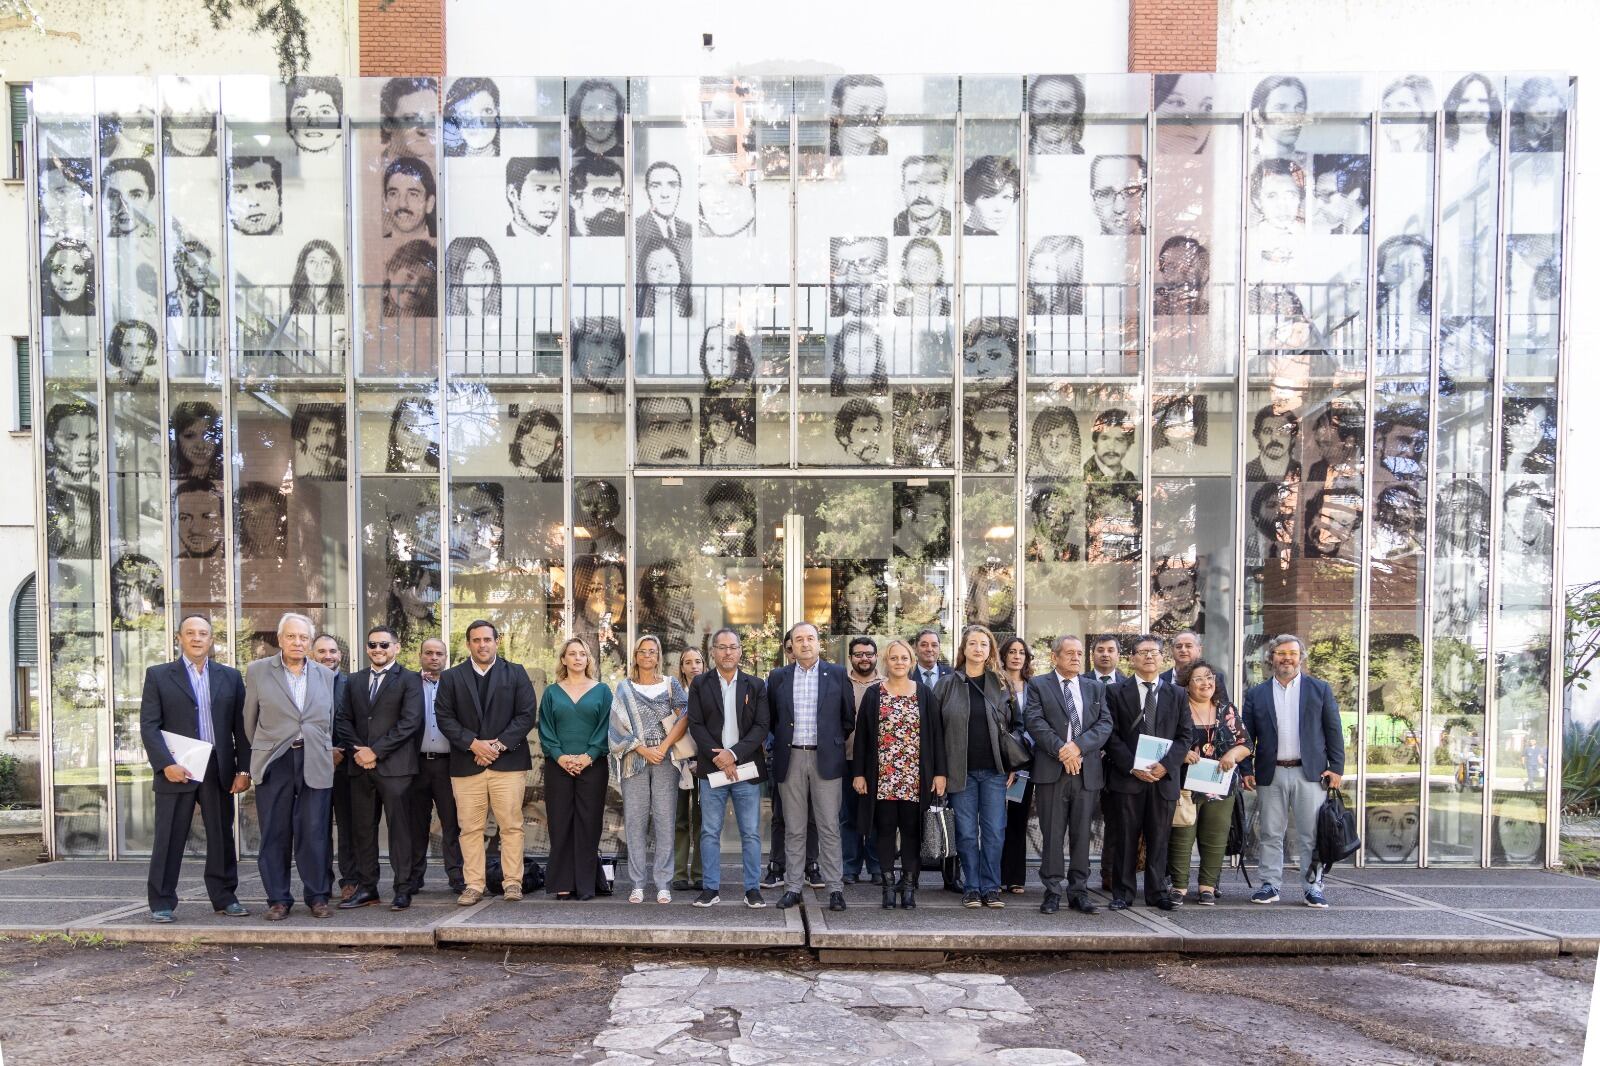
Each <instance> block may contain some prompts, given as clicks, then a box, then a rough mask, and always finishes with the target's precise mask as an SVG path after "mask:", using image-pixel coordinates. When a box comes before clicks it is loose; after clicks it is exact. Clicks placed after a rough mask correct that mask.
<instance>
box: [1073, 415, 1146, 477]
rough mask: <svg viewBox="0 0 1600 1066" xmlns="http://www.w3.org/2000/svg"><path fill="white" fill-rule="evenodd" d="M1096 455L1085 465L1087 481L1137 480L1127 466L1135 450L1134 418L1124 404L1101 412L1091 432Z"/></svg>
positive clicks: (1084, 470) (1084, 474)
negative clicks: (1127, 460)
mask: <svg viewBox="0 0 1600 1066" xmlns="http://www.w3.org/2000/svg"><path fill="white" fill-rule="evenodd" d="M1089 443H1090V446H1091V447H1092V448H1093V450H1094V455H1092V456H1090V458H1089V461H1088V462H1086V463H1084V464H1083V478H1084V480H1085V481H1133V480H1134V476H1133V471H1131V470H1129V469H1128V468H1127V467H1126V466H1124V465H1123V461H1124V460H1125V459H1127V456H1128V452H1129V451H1131V450H1132V449H1133V419H1132V418H1130V417H1129V416H1128V412H1126V411H1124V410H1123V409H1122V408H1120V407H1113V408H1110V409H1109V410H1106V411H1102V412H1100V414H1099V415H1097V416H1096V417H1095V420H1094V429H1093V430H1091V431H1090V434H1089Z"/></svg>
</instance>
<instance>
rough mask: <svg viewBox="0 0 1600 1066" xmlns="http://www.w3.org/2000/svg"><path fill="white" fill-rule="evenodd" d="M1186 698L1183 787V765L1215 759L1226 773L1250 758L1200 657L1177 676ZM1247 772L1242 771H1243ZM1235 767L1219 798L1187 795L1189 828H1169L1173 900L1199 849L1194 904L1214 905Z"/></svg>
mask: <svg viewBox="0 0 1600 1066" xmlns="http://www.w3.org/2000/svg"><path fill="white" fill-rule="evenodd" d="M1180 677H1181V679H1182V682H1183V687H1182V688H1181V689H1179V691H1180V692H1184V693H1186V694H1187V698H1188V701H1189V714H1190V715H1191V716H1192V717H1193V718H1194V734H1193V737H1194V743H1193V744H1191V745H1190V747H1189V754H1188V756H1187V758H1185V759H1184V766H1183V783H1184V784H1185V785H1187V784H1188V781H1189V767H1191V766H1193V765H1194V764H1195V763H1197V762H1199V761H1200V760H1201V759H1215V760H1217V765H1218V768H1219V769H1220V770H1221V771H1222V772H1223V773H1226V772H1228V771H1229V770H1233V769H1235V768H1238V767H1239V766H1240V764H1241V763H1243V762H1244V761H1245V760H1246V759H1247V758H1248V757H1249V755H1250V751H1251V748H1252V746H1253V745H1252V741H1251V738H1250V732H1249V730H1247V729H1246V728H1245V726H1244V718H1243V716H1241V715H1240V714H1239V708H1237V707H1235V706H1234V705H1233V704H1231V703H1224V702H1223V701H1222V699H1221V698H1220V697H1219V695H1218V693H1217V671H1216V669H1215V668H1213V667H1212V665H1211V664H1210V663H1208V662H1206V661H1205V660H1204V659H1197V660H1196V661H1194V662H1192V663H1190V664H1189V666H1188V668H1187V669H1185V670H1184V671H1183V672H1182V674H1181V675H1180ZM1245 769H1248V767H1245ZM1243 773H1244V770H1243V769H1241V770H1240V771H1239V772H1238V773H1235V774H1234V775H1233V782H1232V784H1230V785H1229V786H1228V793H1227V795H1225V796H1210V795H1207V794H1205V793H1203V792H1191V793H1190V795H1191V796H1192V798H1193V799H1194V803H1195V807H1196V810H1195V820H1194V824H1193V825H1185V826H1177V825H1175V826H1173V827H1172V838H1171V842H1170V843H1169V844H1168V846H1167V873H1168V874H1169V876H1170V877H1171V878H1172V890H1173V891H1174V892H1176V893H1177V894H1178V895H1179V896H1183V895H1185V894H1186V893H1187V892H1188V891H1189V868H1190V867H1189V861H1190V860H1189V857H1190V855H1191V854H1192V853H1193V851H1194V847H1195V844H1196V843H1197V842H1198V843H1199V845H1200V899H1199V902H1200V906H1202V907H1210V906H1213V905H1214V904H1215V903H1216V902H1217V883H1218V882H1219V881H1220V880H1221V879H1222V862H1223V859H1224V856H1225V853H1226V851H1227V848H1228V830H1229V828H1230V827H1231V826H1232V825H1233V805H1234V804H1235V803H1236V802H1238V800H1239V778H1240V777H1241V776H1242V775H1243Z"/></svg>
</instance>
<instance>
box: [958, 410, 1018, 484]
mask: <svg viewBox="0 0 1600 1066" xmlns="http://www.w3.org/2000/svg"><path fill="white" fill-rule="evenodd" d="M1011 422H1012V419H1011V412H1010V411H1009V410H1008V409H1006V408H1003V407H985V408H983V409H981V410H979V411H978V412H977V413H976V414H975V415H973V416H972V420H971V421H970V422H969V423H968V425H967V433H968V434H969V435H970V436H969V438H968V439H969V441H970V449H971V451H970V455H971V460H970V465H971V466H972V468H973V469H974V470H976V471H978V472H979V473H985V474H988V473H994V472H996V471H999V470H1005V469H1007V468H1009V467H1010V466H1011V461H1012V458H1013V453H1014V448H1015V442H1014V441H1013V439H1012V436H1011V428H1012V427H1011Z"/></svg>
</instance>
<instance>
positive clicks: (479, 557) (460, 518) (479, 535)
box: [450, 481, 506, 573]
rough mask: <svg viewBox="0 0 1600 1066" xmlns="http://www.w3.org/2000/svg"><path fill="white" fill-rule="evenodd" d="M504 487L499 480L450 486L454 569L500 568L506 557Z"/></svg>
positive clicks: (452, 561) (451, 562)
mask: <svg viewBox="0 0 1600 1066" xmlns="http://www.w3.org/2000/svg"><path fill="white" fill-rule="evenodd" d="M505 538H506V487H505V486H504V485H502V484H501V483H500V482H498V481H457V482H453V483H452V484H451V486H450V566H451V569H452V570H453V571H469V572H480V573H481V572H484V571H493V570H499V569H500V568H501V566H502V564H503V561H504V558H505V546H506V543H505Z"/></svg>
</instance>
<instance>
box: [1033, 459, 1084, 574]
mask: <svg viewBox="0 0 1600 1066" xmlns="http://www.w3.org/2000/svg"><path fill="white" fill-rule="evenodd" d="M1083 500H1084V491H1083V482H1082V481H1079V480H1077V479H1076V478H1054V479H1051V480H1049V481H1037V482H1034V483H1033V484H1032V485H1030V486H1029V490H1028V516H1029V528H1030V529H1031V535H1030V537H1029V539H1028V558H1029V559H1031V560H1033V561H1035V562H1055V563H1076V562H1080V561H1081V560H1082V559H1083V543H1084V529H1083Z"/></svg>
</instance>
